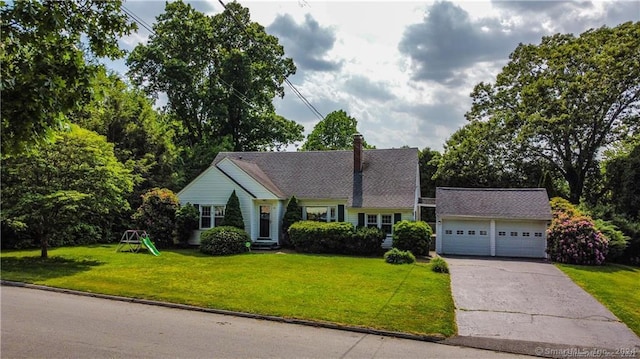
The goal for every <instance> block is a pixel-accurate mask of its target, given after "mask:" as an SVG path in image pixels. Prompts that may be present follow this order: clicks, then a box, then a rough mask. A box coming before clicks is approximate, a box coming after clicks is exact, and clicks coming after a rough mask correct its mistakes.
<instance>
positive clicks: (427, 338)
mask: <svg viewBox="0 0 640 359" xmlns="http://www.w3.org/2000/svg"><path fill="white" fill-rule="evenodd" d="M0 285H1V286H7V287H21V288H29V289H36V290H44V291H49V292H56V293H64V294H72V295H79V296H83V297H93V298H99V299H108V300H115V301H120V302H129V303H137V304H146V305H154V306H158V307H165V308H173V309H181V310H190V311H194V312H203V313H211V314H221V315H229V316H235V317H242V318H250V319H260V320H268V321H272V322H279V323H287V324H298V325H305V326H309V327H320V328H327V329H336V330H345V331H350V332H355V333H363V334H372V335H383V336H388V337H395V338H401V339H411V340H419V341H424V342H433V343H438V342H442V341H444V340H446V339H447V337H445V336H444V335H441V334H428V335H427V334H425V335H420V334H412V333H405V332H396V331H389V330H382V329H374V328H366V327H358V326H353V325H345V324H337V323H331V322H323V321H313V320H308V319H296V318H284V317H278V316H273V315H262V314H255V313H247V312H236V311H232V310H225V309H215V308H205V307H198V306H195V305H188V304H179V303H171V302H163V301H157V300H150V299H141V298H131V297H122V296H117V295H111V294H101V293H92V292H83V291H79V290H74V289H65V288H57V287H49V286H45V285H39V284H31V283H25V282H15V281H9V280H4V279H2V280H0Z"/></svg>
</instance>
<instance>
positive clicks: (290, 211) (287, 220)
mask: <svg viewBox="0 0 640 359" xmlns="http://www.w3.org/2000/svg"><path fill="white" fill-rule="evenodd" d="M301 220H302V208H301V207H300V206H299V205H298V200H297V199H296V197H295V196H293V197H291V199H290V200H289V203H288V204H287V210H286V211H285V212H284V217H283V218H282V231H283V232H284V236H283V243H282V245H285V246H288V245H289V244H290V241H289V227H291V225H292V224H294V223H296V222H300V221H301Z"/></svg>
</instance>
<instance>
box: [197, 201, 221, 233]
mask: <svg viewBox="0 0 640 359" xmlns="http://www.w3.org/2000/svg"><path fill="white" fill-rule="evenodd" d="M199 208H200V229H209V228H212V227H218V226H220V225H221V224H222V219H223V218H224V209H225V206H212V205H209V204H207V205H201V206H199Z"/></svg>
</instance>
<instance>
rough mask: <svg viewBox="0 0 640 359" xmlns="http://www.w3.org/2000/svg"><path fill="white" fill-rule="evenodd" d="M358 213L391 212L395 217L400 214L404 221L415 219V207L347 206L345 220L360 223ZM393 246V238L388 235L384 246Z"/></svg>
mask: <svg viewBox="0 0 640 359" xmlns="http://www.w3.org/2000/svg"><path fill="white" fill-rule="evenodd" d="M358 213H364V214H365V215H367V214H391V215H393V216H394V220H395V219H396V218H395V214H397V213H399V214H400V220H401V221H404V220H407V221H413V220H414V215H413V209H411V208H410V209H406V208H405V209H397V208H395V209H394V208H346V209H345V220H346V222H350V223H351V224H353V225H354V226H357V225H358ZM392 246H393V238H392V237H391V236H387V238H386V239H385V240H384V242H382V248H391V247H392Z"/></svg>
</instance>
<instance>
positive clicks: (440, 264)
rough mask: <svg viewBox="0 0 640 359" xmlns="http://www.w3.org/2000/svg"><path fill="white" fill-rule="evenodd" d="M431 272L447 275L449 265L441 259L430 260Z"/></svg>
mask: <svg viewBox="0 0 640 359" xmlns="http://www.w3.org/2000/svg"><path fill="white" fill-rule="evenodd" d="M430 263H431V270H432V271H434V272H436V273H449V265H447V262H445V261H444V259H442V258H441V257H435V258H433V259H432V260H431V262H430Z"/></svg>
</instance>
